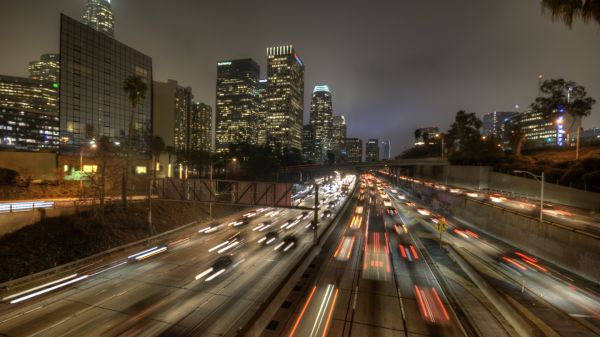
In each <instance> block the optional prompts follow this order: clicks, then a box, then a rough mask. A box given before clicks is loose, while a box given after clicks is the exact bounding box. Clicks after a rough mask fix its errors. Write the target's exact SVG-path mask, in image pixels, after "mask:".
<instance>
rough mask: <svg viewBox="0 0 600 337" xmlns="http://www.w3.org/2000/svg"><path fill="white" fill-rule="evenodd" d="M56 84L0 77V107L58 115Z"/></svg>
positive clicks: (13, 77)
mask: <svg viewBox="0 0 600 337" xmlns="http://www.w3.org/2000/svg"><path fill="white" fill-rule="evenodd" d="M57 88H58V84H57V83H53V82H49V81H40V80H34V79H31V78H25V77H16V76H4V75H0V106H1V107H6V108H15V109H20V110H25V111H34V112H43V113H49V114H54V115H58V92H57V91H56V90H57Z"/></svg>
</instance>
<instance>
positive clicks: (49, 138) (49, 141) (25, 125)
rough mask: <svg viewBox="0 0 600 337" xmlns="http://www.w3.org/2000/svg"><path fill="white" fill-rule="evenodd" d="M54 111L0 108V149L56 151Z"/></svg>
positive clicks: (56, 118)
mask: <svg viewBox="0 0 600 337" xmlns="http://www.w3.org/2000/svg"><path fill="white" fill-rule="evenodd" d="M58 126H59V121H58V115H57V114H56V113H52V114H48V113H43V112H34V111H24V110H21V109H15V108H4V107H2V108H0V149H11V150H18V151H44V150H50V151H56V150H57V149H58V144H59V139H60V138H59V131H58V130H59V129H58Z"/></svg>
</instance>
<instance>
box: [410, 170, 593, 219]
mask: <svg viewBox="0 0 600 337" xmlns="http://www.w3.org/2000/svg"><path fill="white" fill-rule="evenodd" d="M411 174H412V175H414V176H415V177H418V178H422V179H425V180H431V181H434V182H439V183H444V184H450V185H455V186H462V187H465V188H471V189H492V190H500V191H507V192H512V193H516V194H519V195H525V196H528V197H530V198H533V199H537V200H539V196H540V183H539V182H538V181H536V180H534V179H529V178H521V177H518V176H513V175H509V174H503V173H498V172H493V171H492V169H491V167H489V166H431V165H419V166H415V167H414V168H412V170H411ZM544 199H545V200H547V201H549V202H555V203H559V204H563V205H568V206H574V207H580V208H585V209H593V210H598V209H600V193H593V192H588V191H584V190H579V189H574V188H569V187H566V186H560V185H556V184H551V183H546V184H545V185H544Z"/></svg>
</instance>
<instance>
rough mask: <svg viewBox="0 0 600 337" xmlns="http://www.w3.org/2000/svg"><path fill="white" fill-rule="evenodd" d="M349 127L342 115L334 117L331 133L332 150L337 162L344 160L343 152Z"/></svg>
mask: <svg viewBox="0 0 600 337" xmlns="http://www.w3.org/2000/svg"><path fill="white" fill-rule="evenodd" d="M346 133H347V127H346V118H345V117H344V116H342V115H339V116H333V122H332V131H331V150H332V151H333V153H334V154H335V160H336V161H338V162H339V161H341V160H342V150H343V149H344V139H346Z"/></svg>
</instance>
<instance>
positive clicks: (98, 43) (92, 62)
mask: <svg viewBox="0 0 600 337" xmlns="http://www.w3.org/2000/svg"><path fill="white" fill-rule="evenodd" d="M60 27H61V30H60V32H61V33H60V136H61V151H62V152H68V151H72V150H79V146H80V145H81V144H84V143H87V142H89V141H90V140H92V139H98V138H99V137H101V136H107V137H108V138H109V139H110V140H111V141H113V142H114V143H115V144H117V145H119V144H125V142H126V140H127V138H128V130H129V123H130V122H129V121H130V118H131V117H130V116H131V113H132V109H131V102H130V100H129V97H128V95H127V93H126V92H125V91H124V90H123V83H124V82H125V80H126V79H127V78H128V77H129V76H132V75H136V76H140V77H141V78H142V81H144V82H145V83H146V84H147V85H148V91H147V92H146V98H145V99H143V100H142V101H141V102H140V104H139V105H138V106H137V107H136V110H135V112H134V115H133V133H132V137H133V144H132V145H133V148H134V150H135V151H136V153H147V152H148V144H147V141H148V139H149V138H150V135H151V134H152V130H151V128H152V59H151V58H150V57H149V56H146V55H144V54H142V53H140V52H139V51H137V50H135V49H133V48H131V47H128V46H126V45H125V44H123V43H121V42H119V41H116V40H115V39H113V38H111V37H110V36H108V35H106V34H103V33H100V32H97V31H95V30H94V29H92V28H91V27H89V26H87V25H84V24H82V23H80V22H78V21H77V20H75V19H73V18H70V17H68V16H66V15H61V25H60Z"/></svg>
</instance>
